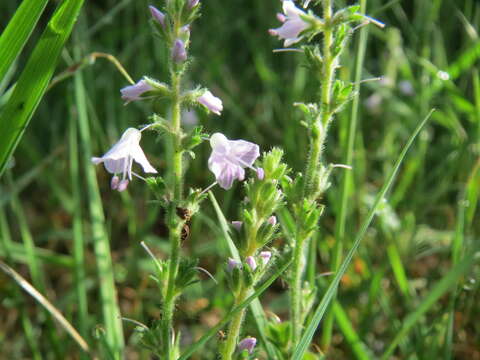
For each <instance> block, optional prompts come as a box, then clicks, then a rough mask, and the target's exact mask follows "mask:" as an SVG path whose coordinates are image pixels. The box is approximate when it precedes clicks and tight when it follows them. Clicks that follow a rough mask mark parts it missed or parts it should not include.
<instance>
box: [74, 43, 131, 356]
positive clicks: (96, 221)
mask: <svg viewBox="0 0 480 360" xmlns="http://www.w3.org/2000/svg"><path fill="white" fill-rule="evenodd" d="M74 52H75V56H76V57H80V56H79V55H80V49H79V48H78V47H75V48H74ZM74 88H75V105H76V110H77V112H78V126H79V133H80V139H81V143H82V148H83V149H82V150H83V151H82V152H81V161H82V164H83V167H84V174H85V178H86V179H85V180H86V185H87V201H88V206H89V212H90V221H91V231H92V237H93V247H94V252H95V258H96V262H97V269H98V276H99V282H100V302H101V304H102V312H103V321H104V325H105V332H106V343H107V344H108V346H109V347H110V348H109V351H111V352H112V353H113V354H114V356H115V359H121V358H122V351H123V347H124V340H123V328H122V322H121V319H120V310H119V308H118V302H117V296H116V290H115V280H114V276H113V265H112V257H111V251H110V243H109V238H108V232H107V229H106V228H105V216H104V214H103V206H102V199H101V197H100V190H99V188H98V183H97V178H96V174H95V168H94V166H93V165H92V163H91V160H90V159H91V157H92V145H91V138H92V136H91V134H90V124H89V120H88V114H87V99H86V89H85V84H84V81H83V74H82V73H81V72H78V73H76V74H75V76H74Z"/></svg>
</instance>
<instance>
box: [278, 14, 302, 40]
mask: <svg viewBox="0 0 480 360" xmlns="http://www.w3.org/2000/svg"><path fill="white" fill-rule="evenodd" d="M307 27H308V24H307V23H305V22H303V21H302V20H301V19H298V20H297V19H296V20H290V19H288V20H287V21H285V22H284V23H283V25H282V26H280V27H279V28H276V29H274V30H275V31H276V35H277V36H278V37H279V38H281V39H286V40H288V39H291V40H293V39H296V38H298V37H299V34H300V33H301V32H302V31H303V30H305V29H306V28H307ZM297 41H298V40H297Z"/></svg>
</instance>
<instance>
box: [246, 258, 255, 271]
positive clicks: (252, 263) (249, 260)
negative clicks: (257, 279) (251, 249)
mask: <svg viewBox="0 0 480 360" xmlns="http://www.w3.org/2000/svg"><path fill="white" fill-rule="evenodd" d="M245 262H246V263H247V265H248V266H250V269H252V271H255V269H256V268H257V262H256V261H255V258H254V257H253V256H247V258H246V259H245Z"/></svg>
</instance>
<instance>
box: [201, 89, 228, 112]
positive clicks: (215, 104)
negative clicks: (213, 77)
mask: <svg viewBox="0 0 480 360" xmlns="http://www.w3.org/2000/svg"><path fill="white" fill-rule="evenodd" d="M197 101H198V102H199V103H200V104H202V105H203V106H205V107H206V108H207V109H208V110H209V111H211V112H213V113H214V114H217V115H220V113H221V112H222V110H223V104H222V100H221V99H219V98H218V97H216V96H213V94H212V93H211V92H210V91H208V90H207V91H205V92H204V93H203V95H201V96H199V97H198V98H197Z"/></svg>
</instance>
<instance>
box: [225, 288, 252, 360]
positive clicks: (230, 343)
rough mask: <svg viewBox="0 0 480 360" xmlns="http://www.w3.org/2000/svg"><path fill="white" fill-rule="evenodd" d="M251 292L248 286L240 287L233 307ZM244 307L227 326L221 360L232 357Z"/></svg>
mask: <svg viewBox="0 0 480 360" xmlns="http://www.w3.org/2000/svg"><path fill="white" fill-rule="evenodd" d="M250 293H251V289H250V287H248V288H242V289H241V290H240V292H239V294H238V296H236V298H235V304H234V306H233V307H234V308H235V307H236V306H238V305H239V304H241V303H242V302H243V301H245V299H246V298H247V297H248V295H249V294H250ZM245 311H246V309H243V310H242V311H239V312H238V314H236V315H235V317H234V318H233V319H232V321H231V322H230V326H229V327H228V334H227V340H226V341H225V345H224V347H223V351H222V360H230V359H232V356H233V353H234V352H235V347H236V346H237V342H238V337H239V335H240V329H241V327H242V320H243V317H244V316H245Z"/></svg>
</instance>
